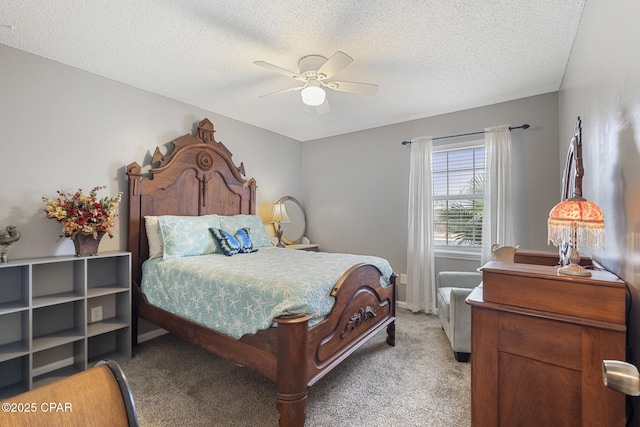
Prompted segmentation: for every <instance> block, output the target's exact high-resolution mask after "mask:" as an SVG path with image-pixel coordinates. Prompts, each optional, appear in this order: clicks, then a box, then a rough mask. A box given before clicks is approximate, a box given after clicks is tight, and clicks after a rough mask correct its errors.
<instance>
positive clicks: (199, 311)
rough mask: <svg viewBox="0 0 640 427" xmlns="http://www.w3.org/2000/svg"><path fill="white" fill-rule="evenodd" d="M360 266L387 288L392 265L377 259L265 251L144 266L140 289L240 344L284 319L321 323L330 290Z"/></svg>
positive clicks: (162, 304) (330, 299) (152, 300)
mask: <svg viewBox="0 0 640 427" xmlns="http://www.w3.org/2000/svg"><path fill="white" fill-rule="evenodd" d="M359 263H369V264H373V265H374V266H376V267H377V268H378V269H379V270H380V272H381V273H382V277H381V284H382V286H387V285H389V283H390V278H391V274H392V269H391V265H390V264H389V262H388V261H387V260H385V259H383V258H380V257H375V256H365V255H352V254H336V253H327V252H307V251H299V250H292V249H280V248H274V247H265V248H260V249H259V250H258V251H257V252H254V253H249V254H238V255H234V256H231V257H228V256H224V255H222V254H210V255H200V256H192V257H183V258H177V259H171V260H162V259H161V258H156V259H151V260H147V261H146V262H145V263H144V265H143V279H142V285H141V286H142V291H143V292H144V294H145V295H146V296H147V299H148V301H149V302H150V303H151V304H153V305H155V306H158V307H161V308H163V309H165V310H167V311H170V312H172V313H175V314H177V315H179V316H182V317H184V318H187V319H189V320H192V321H194V322H197V323H200V324H202V325H205V326H207V327H210V328H212V329H215V330H217V331H219V332H222V333H224V334H227V335H230V336H232V337H234V338H240V337H241V336H243V335H245V334H253V333H256V332H257V331H258V330H261V329H267V328H269V327H271V326H272V325H273V319H274V318H275V317H278V316H281V315H285V314H299V313H305V314H309V315H310V316H311V317H312V319H311V320H310V321H309V325H310V326H312V325H314V324H316V323H318V322H320V321H321V320H322V319H323V318H324V317H325V316H326V315H327V314H329V312H330V311H331V308H332V307H333V304H334V298H333V297H331V296H330V295H329V293H330V292H331V289H332V288H333V286H334V285H335V284H336V282H337V281H338V280H339V279H340V277H341V276H342V275H343V274H344V273H345V272H346V271H347V270H348V269H349V268H351V267H352V266H354V265H355V264H359Z"/></svg>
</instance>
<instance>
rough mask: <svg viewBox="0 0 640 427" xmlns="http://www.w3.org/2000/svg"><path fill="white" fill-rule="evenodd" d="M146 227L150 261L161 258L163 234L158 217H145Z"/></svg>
mask: <svg viewBox="0 0 640 427" xmlns="http://www.w3.org/2000/svg"><path fill="white" fill-rule="evenodd" d="M144 226H145V228H146V229H147V240H148V241H149V259H151V258H160V257H161V256H162V254H163V251H164V249H163V247H162V233H160V224H159V223H158V217H157V216H151V215H148V216H145V217H144Z"/></svg>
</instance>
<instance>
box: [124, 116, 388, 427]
mask: <svg viewBox="0 0 640 427" xmlns="http://www.w3.org/2000/svg"><path fill="white" fill-rule="evenodd" d="M213 134H214V127H213V124H212V123H211V122H210V121H209V120H208V119H204V120H202V121H201V122H200V123H199V126H198V130H197V134H196V136H195V137H194V136H191V135H189V134H187V135H184V136H182V137H180V138H178V139H177V140H175V141H173V145H174V149H173V151H172V152H171V153H169V154H166V155H163V154H162V153H161V152H160V150H159V149H158V148H156V151H155V153H154V155H153V159H152V166H155V167H154V168H152V169H151V170H150V174H143V172H142V168H141V166H140V165H139V164H138V163H135V162H134V163H131V164H129V166H128V167H127V175H128V177H129V236H128V249H129V251H130V252H131V254H132V264H133V266H132V267H133V268H132V271H133V272H132V280H133V283H134V288H135V291H134V295H135V299H134V301H135V303H134V305H135V307H134V319H135V320H134V323H135V322H137V319H138V316H139V317H141V318H144V319H147V320H148V321H150V322H152V323H154V324H155V325H157V326H160V327H162V328H164V329H166V330H167V331H169V332H171V333H172V334H174V335H176V336H178V337H180V338H182V339H185V340H187V341H189V342H192V343H194V344H196V345H198V346H200V347H202V348H204V349H206V350H208V351H210V352H212V353H215V354H217V355H219V356H221V357H224V358H226V359H229V360H231V361H233V362H235V363H238V364H241V365H243V366H246V367H248V368H250V369H253V370H255V371H257V372H259V373H261V374H262V375H264V376H265V377H267V378H269V379H272V380H274V381H275V382H276V391H277V393H276V398H277V408H278V411H279V413H280V426H303V425H304V422H305V407H306V401H307V390H308V387H309V386H311V385H313V384H314V383H315V382H317V381H318V380H319V379H320V378H322V377H323V376H324V375H326V374H327V373H328V372H329V371H331V369H333V368H334V367H335V366H337V365H338V364H339V363H340V362H341V361H342V360H344V359H345V358H346V357H347V356H349V355H350V354H351V353H353V352H354V351H355V350H356V349H358V348H359V347H361V346H362V345H363V344H365V343H366V342H367V341H368V340H369V339H370V338H372V337H373V336H374V335H375V334H376V333H378V332H380V331H381V330H383V329H384V328H386V330H387V343H388V344H389V345H392V346H393V345H395V295H396V287H395V281H396V275H395V274H394V275H393V277H392V278H391V285H389V286H387V287H382V286H380V283H379V281H380V275H381V273H380V271H379V270H378V269H377V268H376V267H374V266H373V265H370V264H358V265H354V266H353V267H352V268H350V269H349V270H348V271H347V272H346V273H345V274H344V275H343V276H342V277H341V278H340V280H339V281H338V282H337V283H336V285H335V287H334V288H333V290H332V292H331V295H333V296H334V297H335V305H334V307H333V309H332V311H331V313H330V314H329V315H328V316H327V318H326V319H325V320H323V321H322V322H320V323H318V324H316V325H314V326H313V327H309V326H308V320H309V319H310V316H307V315H291V316H281V317H278V318H276V319H274V321H275V322H276V323H277V327H272V328H269V329H267V330H262V331H258V332H257V333H256V334H255V335H249V334H248V335H245V336H243V337H241V338H240V339H234V338H232V337H230V336H228V335H225V334H222V333H219V332H216V331H215V330H212V329H209V328H206V327H203V326H201V325H198V324H196V323H194V322H192V321H189V320H186V319H185V318H182V317H180V316H176V315H174V314H172V313H170V312H167V311H165V310H163V309H160V308H158V307H155V306H153V305H151V304H149V303H148V302H147V300H146V298H145V296H144V294H143V293H142V291H141V289H140V279H141V275H142V263H143V262H144V261H145V260H146V259H147V258H148V257H149V246H148V241H147V235H146V230H145V225H144V217H145V216H146V215H205V214H213V213H216V214H220V215H234V214H255V206H256V181H255V180H254V179H253V178H252V179H249V180H245V179H244V178H243V177H242V176H243V175H244V174H245V172H244V165H243V164H242V163H241V164H240V166H239V167H236V166H235V165H234V162H233V161H232V160H231V157H232V155H231V153H230V152H229V150H228V149H227V148H226V147H225V146H224V145H223V144H222V143H220V142H216V141H215V139H214V135H213ZM156 165H157V166H156ZM145 175H146V176H145ZM283 250H286V249H283ZM135 336H137V328H136V326H135V325H134V337H135Z"/></svg>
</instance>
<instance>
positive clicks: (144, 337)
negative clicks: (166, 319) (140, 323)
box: [138, 329, 169, 344]
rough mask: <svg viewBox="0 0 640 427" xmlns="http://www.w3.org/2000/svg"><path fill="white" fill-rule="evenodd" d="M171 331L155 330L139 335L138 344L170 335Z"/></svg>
mask: <svg viewBox="0 0 640 427" xmlns="http://www.w3.org/2000/svg"><path fill="white" fill-rule="evenodd" d="M168 333H169V331H167V330H165V329H154V330H153V331H149V332H145V333H144V334H140V335H138V344H140V343H143V342H145V341H149V340H152V339H154V338H157V337H159V336H162V335H164V334H168Z"/></svg>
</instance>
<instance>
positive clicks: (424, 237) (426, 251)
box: [407, 136, 436, 313]
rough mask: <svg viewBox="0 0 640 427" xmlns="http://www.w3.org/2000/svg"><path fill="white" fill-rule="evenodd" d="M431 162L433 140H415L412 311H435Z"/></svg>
mask: <svg viewBox="0 0 640 427" xmlns="http://www.w3.org/2000/svg"><path fill="white" fill-rule="evenodd" d="M432 160H433V141H432V138H431V137H430V136H429V137H419V138H414V139H412V140H411V161H410V168H409V218H408V220H409V221H408V222H409V224H408V225H409V227H408V228H409V238H408V244H407V306H408V307H409V309H410V310H411V311H413V312H417V311H425V312H427V313H435V312H436V287H435V280H434V279H435V277H434V256H433V196H432V193H433V187H432V179H431V164H432Z"/></svg>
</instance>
